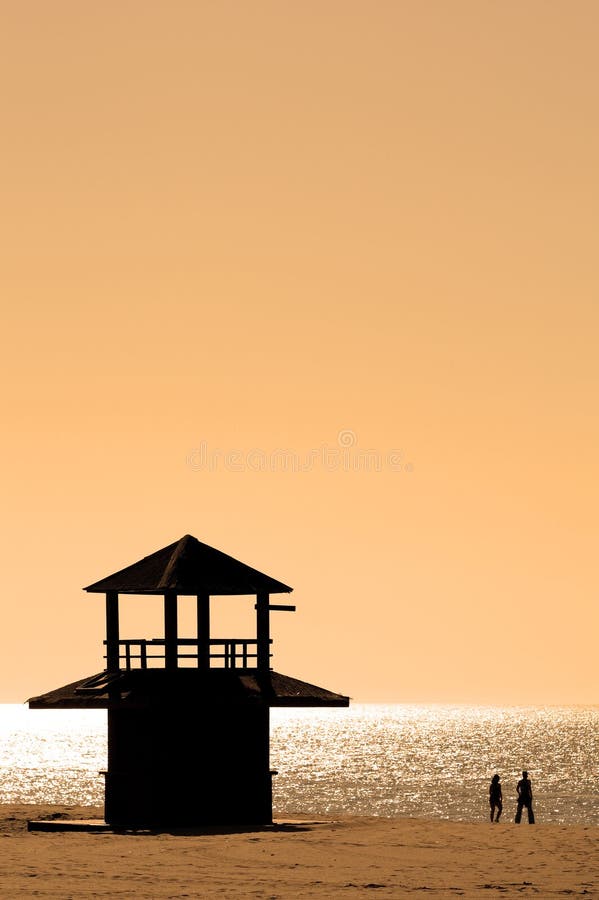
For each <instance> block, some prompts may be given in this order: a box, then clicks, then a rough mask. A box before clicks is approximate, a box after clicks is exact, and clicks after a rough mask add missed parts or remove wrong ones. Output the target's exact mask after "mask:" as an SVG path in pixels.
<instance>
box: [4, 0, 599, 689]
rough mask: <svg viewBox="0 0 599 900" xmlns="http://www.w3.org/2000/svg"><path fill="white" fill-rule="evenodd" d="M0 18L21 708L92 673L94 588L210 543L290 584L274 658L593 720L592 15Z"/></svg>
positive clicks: (8, 439) (580, 3) (410, 9)
mask: <svg viewBox="0 0 599 900" xmlns="http://www.w3.org/2000/svg"><path fill="white" fill-rule="evenodd" d="M2 19H3V22H2V28H1V29H0V34H1V37H0V43H1V45H2V46H1V47H0V74H1V82H2V84H3V85H4V97H3V103H2V111H3V113H2V126H3V127H2V131H3V140H2V144H3V146H2V167H1V174H0V177H1V179H2V183H1V185H0V189H1V196H2V213H3V215H2V220H1V228H2V234H1V236H0V237H1V247H2V260H3V261H2V267H1V269H2V272H1V275H0V278H1V280H2V284H1V296H2V304H3V323H4V324H3V329H2V338H3V352H2V366H3V369H4V371H3V377H2V409H3V418H4V422H5V431H4V438H3V441H2V448H1V453H2V479H3V488H2V493H3V509H4V515H3V517H2V537H1V539H2V547H3V549H4V566H3V573H4V603H3V610H4V621H3V628H2V631H1V633H0V700H2V701H20V700H23V699H25V698H26V697H28V696H30V695H32V694H35V693H39V692H41V691H43V690H49V689H51V688H54V687H57V686H58V685H60V684H62V683H65V682H67V681H72V680H75V679H76V678H78V677H83V676H84V675H87V674H91V673H92V672H94V671H97V670H98V669H99V668H101V663H100V657H101V652H102V649H101V640H102V638H103V636H104V635H103V604H102V599H101V598H100V597H95V596H88V595H85V594H83V593H82V592H81V591H80V588H81V586H83V585H85V584H89V583H90V582H92V581H95V580H97V579H98V578H101V577H103V576H105V575H107V574H109V573H110V572H112V571H114V570H116V569H118V568H121V567H122V566H123V565H126V564H128V563H131V562H134V561H135V560H137V559H138V558H139V557H141V556H143V555H145V554H147V553H150V552H152V551H153V550H156V549H158V548H159V547H161V546H163V545H165V544H168V543H171V542H172V541H174V540H176V539H178V538H179V537H180V536H181V535H183V534H184V533H186V532H189V533H191V534H194V535H195V536H196V537H198V538H199V539H200V540H202V541H205V542H206V543H208V544H212V545H213V546H216V547H218V548H220V549H222V550H225V551H226V552H228V553H231V554H232V555H233V556H236V557H238V558H240V559H241V560H243V561H244V562H247V563H249V564H250V565H253V566H255V567H257V568H259V569H263V570H264V571H265V572H267V573H268V574H270V575H272V576H273V577H275V578H278V579H280V580H282V581H284V582H286V583H288V584H291V585H293V586H294V588H295V592H294V594H293V602H295V603H297V606H298V611H297V613H296V614H295V615H293V616H292V615H289V614H282V613H281V614H278V615H277V616H276V617H275V615H273V636H274V638H275V644H274V651H275V654H276V655H275V657H274V660H273V664H274V666H275V668H277V669H278V670H279V671H283V672H286V673H288V674H291V675H296V676H298V677H302V678H305V679H306V680H308V681H312V682H315V683H319V684H322V685H323V686H325V687H328V688H330V689H332V690H339V691H342V692H344V693H349V694H351V695H352V697H354V698H355V699H357V700H394V701H402V700H422V701H437V700H438V701H472V702H490V703H502V702H515V703H519V702H539V703H541V702H547V703H560V702H568V703H571V702H573V703H576V702H581V703H582V702H597V699H598V697H597V667H596V662H595V657H596V652H595V651H596V640H597V624H598V623H597V620H598V612H597V599H596V595H597V582H598V577H597V566H596V544H597V530H598V527H597V526H598V521H597V519H598V513H597V510H598V509H599V489H598V481H597V477H596V474H597V456H598V454H597V451H598V444H599V440H598V439H599V434H598V431H599V425H598V419H597V387H598V376H599V363H598V355H597V340H598V325H599V307H598V303H597V296H598V292H597V287H598V277H597V266H596V259H597V252H596V243H597V233H598V222H597V219H598V216H597V210H598V209H599V196H598V194H599V191H598V176H597V160H598V159H599V125H598V119H597V109H598V108H599V96H598V95H599V58H598V56H597V49H596V36H597V33H598V27H599V8H598V7H597V4H596V3H595V2H585V0H576V2H575V3H570V2H565V0H563V2H552V0H539V2H533V0H517V2H516V0H513V2H510V0H506V2H501V3H500V2H496V3H495V2H486V0H472V2H466V0H453V2H451V3H448V2H445V0H442V2H441V0H439V2H434V0H426V2H422V0H413V2H402V0H394V2H384V0H381V2H375V3H370V2H369V3H367V2H363V0H360V2H355V0H343V2H341V0H339V2H331V0H319V2H311V0H307V2H288V0H276V2H274V0H272V2H262V0H258V2H255V3H254V2H252V3H250V2H241V0H237V2H226V0H223V2H182V0H169V2H168V3H167V2H165V0H160V2H156V0H154V2H152V0H143V2H142V0H119V2H118V3H117V2H108V3H100V4H98V3H91V2H81V0H71V2H66V0H54V2H52V3H46V2H42V0H29V2H28V0H25V2H23V0H19V2H16V0H5V2H3V3H2ZM341 431H350V432H352V435H353V436H352V435H349V440H350V442H351V441H352V440H353V441H354V443H353V446H350V447H348V448H347V449H346V451H345V455H344V456H339V457H338V459H337V465H338V468H337V469H334V463H331V459H335V452H336V450H339V449H340V448H339V437H338V436H339V433H340V432H341ZM202 447H204V448H205V451H206V453H207V454H210V455H211V456H210V458H211V459H212V460H213V463H212V466H211V467H204V468H202V467H201V465H199V460H200V456H198V453H199V450H200V448H202ZM323 448H324V449H323ZM217 449H218V450H220V451H221V453H223V454H224V453H232V452H233V451H237V455H234V456H232V457H230V458H229V459H228V460H225V459H224V458H223V456H219V457H217V456H216V455H215V453H216V450H217ZM277 449H286V450H287V451H289V452H290V453H295V454H297V455H298V458H301V459H303V460H304V461H305V460H306V459H308V458H309V457H308V456H306V454H309V453H310V451H311V450H315V451H318V455H317V456H316V459H315V460H314V461H313V464H312V465H311V466H309V467H306V468H307V471H301V472H300V471H280V470H275V471H272V470H271V469H272V457H271V454H273V452H274V451H276V450H277ZM366 449H370V450H373V451H375V452H376V454H378V455H379V459H380V471H373V470H372V468H371V469H370V470H368V469H365V468H364V466H363V465H362V466H360V462H359V460H360V457H359V452H360V451H362V450H366ZM252 451H259V452H257V453H252ZM325 451H327V452H329V451H330V452H329V465H328V466H327V465H325V462H324V461H323V453H324V452H325ZM391 451H396V452H400V454H401V455H400V456H398V457H397V459H396V463H397V460H399V464H395V465H391V464H390V463H389V458H388V454H389V452H391ZM331 453H332V455H331ZM257 460H262V461H264V460H266V462H265V463H264V465H265V466H266V468H267V471H260V470H259V466H258V465H257V464H256V461H257ZM347 465H349V466H350V467H351V468H352V470H351V471H348V470H346V468H347ZM356 465H357V471H356V470H354V469H355V467H356ZM132 603H134V601H132V600H130V601H129V602H128V604H125V607H126V611H125V612H124V616H125V618H126V619H127V622H129V621H130V620H131V626H130V627H131V630H132V631H134V632H135V634H134V635H132V636H140V633H141V634H145V636H147V637H152V636H158V635H157V633H154V632H156V631H157V629H158V625H157V626H156V628H155V627H154V624H153V622H154V620H153V619H152V621H151V622H150V623H149V624H148V627H147V628H146V622H147V621H148V619H146V618H145V617H144V609H143V601H140V602H139V603H138V604H137V606H135V608H133V607H132V606H131V604H132ZM225 604H226V601H224V600H219V601H218V607H219V610H218V611H217V616H222V617H223V618H222V628H225V629H230V631H231V632H233V631H235V632H236V631H238V630H239V629H238V627H237V625H236V624H235V622H232V623H230V617H228V612H230V611H231V610H232V609H234V608H235V609H237V607H236V606H235V601H232V605H231V606H230V607H226V608H225ZM148 616H150V613H149V612H148ZM135 623H138V624H135Z"/></svg>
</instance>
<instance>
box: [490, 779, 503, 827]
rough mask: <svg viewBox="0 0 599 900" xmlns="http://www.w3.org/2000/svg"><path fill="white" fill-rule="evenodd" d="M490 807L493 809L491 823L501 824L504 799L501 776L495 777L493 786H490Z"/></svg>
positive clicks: (492, 782)
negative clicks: (500, 817) (500, 781)
mask: <svg viewBox="0 0 599 900" xmlns="http://www.w3.org/2000/svg"><path fill="white" fill-rule="evenodd" d="M489 806H490V807H491V822H499V816H500V815H501V811H502V810H503V797H502V796H501V785H500V783H499V775H493V778H492V779H491V784H490V785H489ZM495 810H497V815H495Z"/></svg>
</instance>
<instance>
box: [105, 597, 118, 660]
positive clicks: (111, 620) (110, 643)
mask: <svg viewBox="0 0 599 900" xmlns="http://www.w3.org/2000/svg"><path fill="white" fill-rule="evenodd" d="M119 667H120V663H119V595H118V593H117V592H116V591H108V592H107V594H106V669H107V671H108V672H118V670H119Z"/></svg>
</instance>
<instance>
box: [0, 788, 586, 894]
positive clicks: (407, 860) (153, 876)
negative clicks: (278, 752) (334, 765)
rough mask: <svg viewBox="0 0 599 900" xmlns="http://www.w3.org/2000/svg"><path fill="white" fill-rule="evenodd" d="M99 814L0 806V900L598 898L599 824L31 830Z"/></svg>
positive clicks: (304, 822)
mask: <svg viewBox="0 0 599 900" xmlns="http://www.w3.org/2000/svg"><path fill="white" fill-rule="evenodd" d="M46 817H54V818H60V817H64V818H82V819H83V818H101V817H102V809H101V808H99V807H96V808H89V807H64V806H63V807H56V806H8V805H5V806H1V807H0V837H1V838H2V844H1V847H2V853H1V854H0V896H1V897H2V898H11V900H14V898H21V897H38V898H56V900H69V898H83V897H100V898H140V900H143V898H164V900H175V898H183V897H196V898H205V897H206V898H210V897H221V898H232V900H233V898H235V900H245V898H264V900H275V898H276V900H295V898H298V900H299V898H328V897H347V898H352V897H362V896H375V897H379V898H382V897H408V896H411V895H412V894H415V895H422V896H426V897H492V896H495V895H498V894H501V895H502V896H520V897H521V896H526V895H533V894H535V895H537V896H539V897H541V898H545V897H554V896H555V897H558V896H566V895H584V896H589V897H596V896H599V828H598V827H596V826H584V825H569V826H566V825H544V824H543V823H539V824H537V825H535V826H534V827H533V826H529V825H528V824H522V825H520V826H516V825H514V824H513V822H512V821H511V818H506V821H505V822H501V823H500V824H499V825H495V824H494V825H491V823H490V822H488V821H480V822H452V821H447V820H427V819H388V818H382V817H380V818H379V817H349V816H348V817H341V818H335V819H325V818H319V819H316V818H313V819H310V818H308V817H306V818H305V819H300V818H298V817H297V816H296V817H294V818H293V819H292V818H291V817H290V818H285V817H280V818H279V819H278V820H277V821H278V823H280V824H277V825H275V826H274V827H273V828H272V829H263V830H256V831H253V830H239V831H235V830H234V829H231V830H227V831H224V830H221V831H218V832H215V831H210V832H208V831H206V832H200V831H193V832H191V833H190V832H186V833H183V832H175V831H174V830H173V831H172V832H169V833H160V834H154V833H125V834H114V833H80V832H50V833H48V832H29V831H28V830H27V821H28V820H29V819H38V818H46Z"/></svg>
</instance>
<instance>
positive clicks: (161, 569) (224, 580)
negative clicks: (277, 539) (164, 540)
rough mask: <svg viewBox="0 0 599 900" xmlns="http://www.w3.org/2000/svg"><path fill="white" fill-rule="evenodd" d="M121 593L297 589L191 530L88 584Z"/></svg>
mask: <svg viewBox="0 0 599 900" xmlns="http://www.w3.org/2000/svg"><path fill="white" fill-rule="evenodd" d="M84 590H85V591H88V592H89V593H102V594H103V593H106V592H107V591H116V592H117V593H119V594H164V593H165V591H174V592H175V593H177V594H199V593H208V594H224V595H227V594H229V595H233V594H256V593H258V592H259V591H266V592H267V593H269V594H279V593H289V591H291V590H293V588H290V587H289V586H288V585H286V584H283V582H281V581H276V579H274V578H271V577H270V576H269V575H265V574H264V573H263V572H259V571H258V570H257V569H253V568H252V567H251V566H248V565H246V564H245V563H242V562H240V561H239V560H237V559H234V558H233V557H232V556H229V555H228V554H226V553H223V552H222V550H217V549H215V548H214V547H210V546H208V544H203V543H202V542H201V541H199V540H198V539H197V538H196V537H194V536H193V535H191V534H184V535H183V537H182V538H180V539H179V540H178V541H175V542H174V543H173V544H169V545H168V546H166V547H163V548H162V549H161V550H156V551H155V552H154V553H151V554H150V555H149V556H144V557H143V559H140V560H138V562H136V563H133V564H132V565H130V566H127V567H126V568H124V569H121V570H120V571H118V572H115V573H114V574H113V575H109V576H108V577H106V578H103V579H101V580H100V581H96V582H95V583H94V584H90V585H88V586H87V587H86V588H84Z"/></svg>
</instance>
